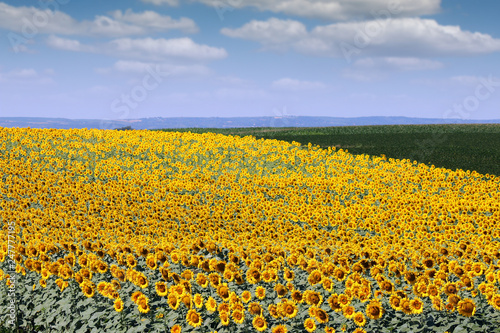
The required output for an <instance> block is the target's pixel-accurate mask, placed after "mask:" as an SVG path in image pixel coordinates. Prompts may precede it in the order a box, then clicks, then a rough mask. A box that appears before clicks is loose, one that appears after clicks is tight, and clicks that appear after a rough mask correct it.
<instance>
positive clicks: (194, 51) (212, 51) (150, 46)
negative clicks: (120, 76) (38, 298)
mask: <svg viewBox="0 0 500 333" xmlns="http://www.w3.org/2000/svg"><path fill="white" fill-rule="evenodd" d="M107 47H108V49H109V51H110V52H112V53H115V54H125V55H130V56H131V57H137V58H140V57H143V58H148V57H150V58H169V57H174V58H182V59H190V60H217V59H223V58H226V57H227V52H226V50H224V49H223V48H216V47H211V46H208V45H201V44H197V43H195V42H193V40H191V39H190V38H186V37H185V38H174V39H164V38H159V39H153V38H143V39H131V38H120V39H115V40H113V41H111V42H109V43H108V44H107Z"/></svg>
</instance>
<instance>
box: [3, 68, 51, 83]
mask: <svg viewBox="0 0 500 333" xmlns="http://www.w3.org/2000/svg"><path fill="white" fill-rule="evenodd" d="M49 71H50V70H49ZM48 75H51V74H50V72H47V70H45V71H44V73H42V74H41V73H38V72H37V71H36V70H35V69H33V68H22V69H14V70H11V71H9V72H6V73H2V72H0V83H9V84H11V83H19V84H27V83H28V84H29V83H32V84H49V83H53V82H54V80H53V79H52V78H50V77H48Z"/></svg>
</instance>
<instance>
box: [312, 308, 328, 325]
mask: <svg viewBox="0 0 500 333" xmlns="http://www.w3.org/2000/svg"><path fill="white" fill-rule="evenodd" d="M314 318H316V320H317V321H318V322H319V323H321V324H324V323H326V322H328V313H326V311H325V310H323V309H322V308H317V309H316V311H315V314H314Z"/></svg>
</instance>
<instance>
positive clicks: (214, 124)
mask: <svg viewBox="0 0 500 333" xmlns="http://www.w3.org/2000/svg"><path fill="white" fill-rule="evenodd" d="M419 124H420V125H422V124H500V119H491V120H473V119H441V118H409V117H357V118H341V117H307V116H286V117H233V118H219V117H211V118H202V117H176V118H161V117H154V118H140V119H117V120H99V119H65V118H31V117H0V127H11V128H12V127H30V128H60V129H69V128H88V129H90V128H97V129H118V128H129V126H130V127H131V128H132V129H161V128H230V127H329V126H365V125H419Z"/></svg>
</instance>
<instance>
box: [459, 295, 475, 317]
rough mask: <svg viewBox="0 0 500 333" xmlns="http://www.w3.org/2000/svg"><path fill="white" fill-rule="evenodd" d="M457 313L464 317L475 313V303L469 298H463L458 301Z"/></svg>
mask: <svg viewBox="0 0 500 333" xmlns="http://www.w3.org/2000/svg"><path fill="white" fill-rule="evenodd" d="M457 310H458V313H460V314H461V315H462V316H465V317H472V316H473V315H474V314H475V313H476V304H474V301H473V300H471V299H468V298H466V299H464V300H461V301H460V302H458V306H457Z"/></svg>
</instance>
